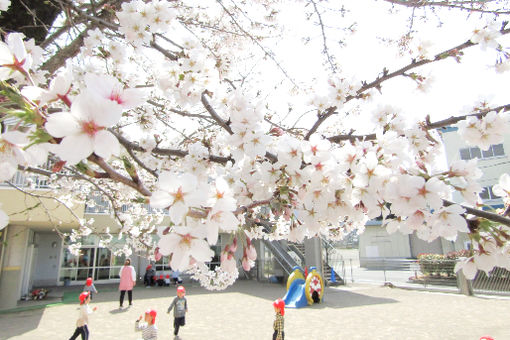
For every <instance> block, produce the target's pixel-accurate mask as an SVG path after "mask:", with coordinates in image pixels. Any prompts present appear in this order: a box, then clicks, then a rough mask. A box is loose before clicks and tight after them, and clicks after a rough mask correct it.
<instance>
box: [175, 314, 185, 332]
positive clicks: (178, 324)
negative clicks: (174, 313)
mask: <svg viewBox="0 0 510 340" xmlns="http://www.w3.org/2000/svg"><path fill="white" fill-rule="evenodd" d="M185 323H186V322H185V320H184V316H181V317H180V318H174V335H177V334H179V327H181V326H184V324H185Z"/></svg>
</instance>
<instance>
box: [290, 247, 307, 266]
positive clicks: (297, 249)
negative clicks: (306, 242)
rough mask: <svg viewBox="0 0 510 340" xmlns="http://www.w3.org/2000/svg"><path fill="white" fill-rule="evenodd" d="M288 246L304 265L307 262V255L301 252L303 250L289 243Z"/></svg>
mask: <svg viewBox="0 0 510 340" xmlns="http://www.w3.org/2000/svg"><path fill="white" fill-rule="evenodd" d="M287 246H288V247H289V248H290V249H291V250H292V251H293V252H294V253H296V255H297V256H298V257H299V258H300V259H301V261H302V262H303V263H304V262H305V255H304V254H303V253H302V252H301V250H300V249H299V248H298V247H296V245H295V244H292V243H288V244H287Z"/></svg>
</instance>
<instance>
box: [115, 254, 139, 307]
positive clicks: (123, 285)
mask: <svg viewBox="0 0 510 340" xmlns="http://www.w3.org/2000/svg"><path fill="white" fill-rule="evenodd" d="M135 285H136V272H135V268H133V266H131V260H130V259H127V260H126V262H124V266H123V267H122V268H121V269H120V284H119V290H120V308H122V303H123V302H124V295H125V294H126V291H127V292H128V299H129V305H130V306H131V305H132V300H133V294H132V291H133V286H135Z"/></svg>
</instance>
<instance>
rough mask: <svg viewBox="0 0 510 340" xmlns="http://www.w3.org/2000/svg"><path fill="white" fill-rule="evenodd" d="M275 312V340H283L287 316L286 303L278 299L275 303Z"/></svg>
mask: <svg viewBox="0 0 510 340" xmlns="http://www.w3.org/2000/svg"><path fill="white" fill-rule="evenodd" d="M273 307H274V311H275V312H276V316H275V320H274V323H273V329H274V333H273V340H283V339H284V338H285V332H284V331H283V321H284V319H283V316H284V315H285V301H283V300H282V299H276V300H275V301H274V302H273Z"/></svg>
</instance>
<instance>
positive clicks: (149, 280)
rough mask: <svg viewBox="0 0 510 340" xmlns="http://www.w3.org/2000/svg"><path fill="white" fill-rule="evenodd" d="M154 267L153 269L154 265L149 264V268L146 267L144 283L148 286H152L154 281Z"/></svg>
mask: <svg viewBox="0 0 510 340" xmlns="http://www.w3.org/2000/svg"><path fill="white" fill-rule="evenodd" d="M154 273H155V272H154V269H152V265H150V264H149V265H148V266H147V268H145V275H144V278H143V283H144V284H145V286H146V287H147V288H149V287H150V286H152V285H153V284H154V282H153V281H152V277H153V276H154Z"/></svg>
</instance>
